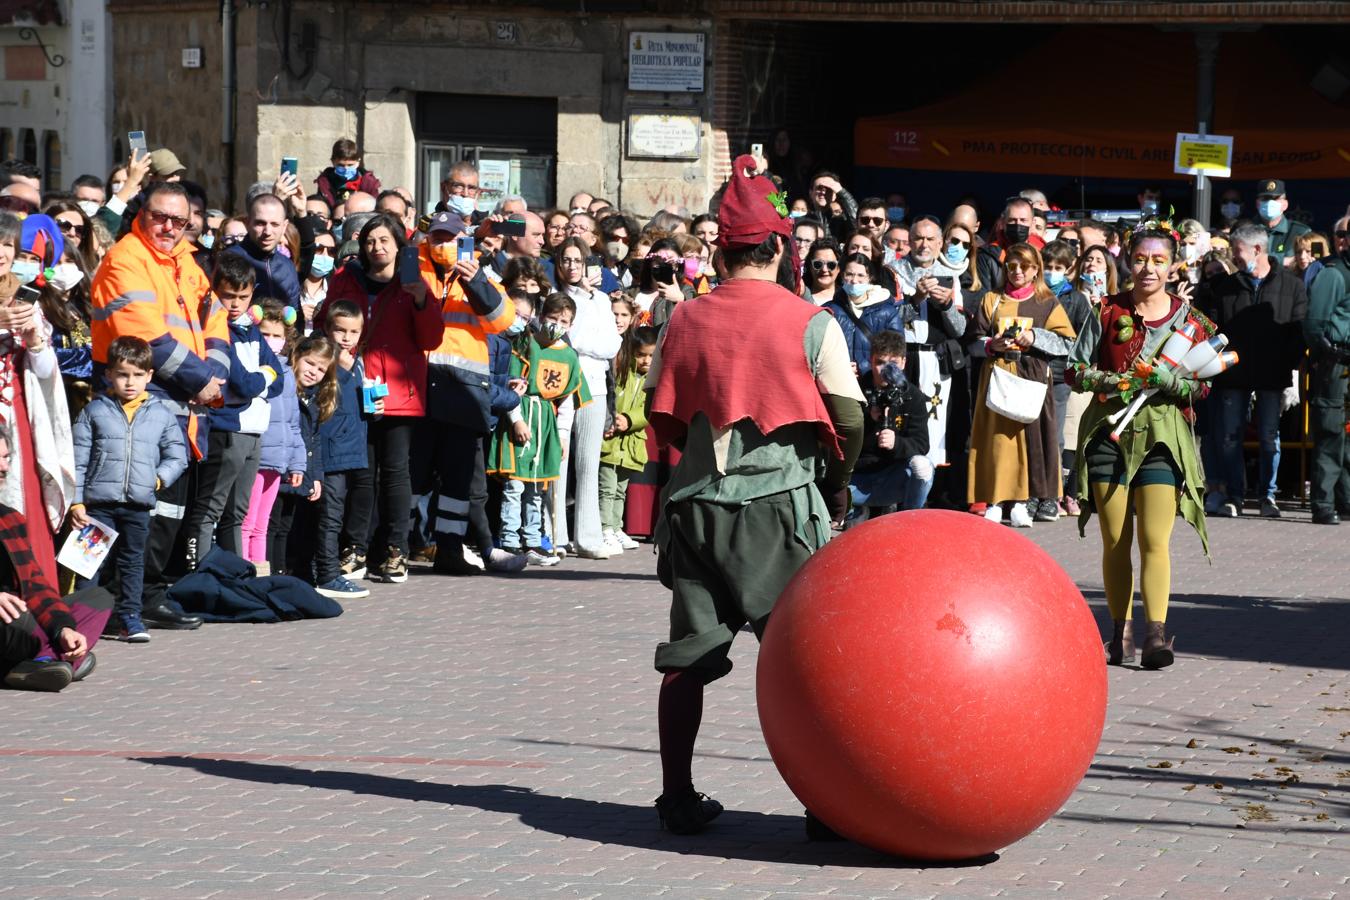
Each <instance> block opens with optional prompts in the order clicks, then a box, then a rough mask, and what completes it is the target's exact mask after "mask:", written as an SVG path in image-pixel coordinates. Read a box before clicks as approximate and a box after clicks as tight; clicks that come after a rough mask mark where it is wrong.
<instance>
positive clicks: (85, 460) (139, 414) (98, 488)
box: [70, 336, 188, 644]
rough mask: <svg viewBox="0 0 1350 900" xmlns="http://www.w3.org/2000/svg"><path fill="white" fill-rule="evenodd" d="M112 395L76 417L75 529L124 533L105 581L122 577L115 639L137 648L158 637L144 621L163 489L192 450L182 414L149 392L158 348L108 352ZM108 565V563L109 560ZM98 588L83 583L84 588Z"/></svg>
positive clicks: (130, 340) (112, 625)
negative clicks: (158, 494) (149, 550)
mask: <svg viewBox="0 0 1350 900" xmlns="http://www.w3.org/2000/svg"><path fill="white" fill-rule="evenodd" d="M106 372H107V379H108V381H109V383H110V384H111V388H110V389H109V391H108V393H106V394H102V395H99V396H97V397H95V398H94V399H93V400H92V401H90V403H89V405H88V406H86V407H85V408H84V410H83V411H82V412H81V413H80V417H79V418H78V419H76V420H75V428H74V431H73V437H74V444H75V502H74V503H73V504H72V505H71V507H70V522H71V525H72V527H74V528H75V529H83V528H86V527H88V526H89V524H90V520H91V519H96V520H98V521H99V522H101V523H103V524H105V525H108V526H109V527H111V528H112V529H113V530H114V531H116V532H117V543H116V544H115V545H114V546H113V550H112V553H113V556H114V559H113V563H114V564H113V565H104V566H103V570H102V572H101V573H100V574H101V576H102V578H103V580H110V579H111V578H112V576H114V575H120V576H121V587H120V591H119V593H118V597H117V604H116V606H114V607H113V615H112V617H111V618H110V619H109V620H108V625H107V628H108V632H107V633H108V636H109V637H114V638H117V639H118V640H123V641H127V642H129V643H134V644H144V643H146V642H148V641H149V640H150V632H148V631H146V630H145V625H144V624H143V623H142V622H141V589H142V587H143V586H144V583H145V544H146V541H147V539H148V538H149V535H150V510H151V508H152V507H154V505H155V491H157V490H160V489H161V488H165V487H168V486H169V485H171V484H173V483H174V482H175V481H177V480H178V478H179V477H180V476H181V475H182V474H183V473H184V472H185V471H187V464H188V461H187V446H186V444H184V442H183V432H182V429H181V428H179V426H178V417H177V416H176V415H175V414H174V411H173V410H172V409H170V408H169V407H168V406H167V405H166V404H165V403H164V402H162V401H160V400H157V399H156V398H154V397H152V396H151V395H150V394H148V393H146V390H145V386H146V384H148V383H149V381H150V378H151V376H152V375H153V374H154V367H153V362H152V357H151V352H150V345H149V344H148V343H146V342H145V341H143V340H141V339H140V338H137V337H130V336H124V337H119V338H118V339H117V340H115V341H113V342H112V345H111V346H109V347H108V364H107V370H106ZM105 562H106V561H105ZM91 584H93V580H92V579H81V583H80V584H79V585H78V586H79V587H82V588H83V587H88V586H90V585H91Z"/></svg>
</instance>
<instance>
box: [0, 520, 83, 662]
mask: <svg viewBox="0 0 1350 900" xmlns="http://www.w3.org/2000/svg"><path fill="white" fill-rule="evenodd" d="M0 550H3V551H4V552H3V553H0V590H4V591H8V592H9V593H11V594H17V595H18V596H19V597H21V598H22V599H23V602H24V603H25V604H27V606H28V611H29V612H31V613H32V614H33V618H35V619H37V623H38V627H40V628H41V629H42V630H43V632H44V633H46V635H47V636H48V637H49V638H50V639H51V641H52V642H53V644H54V643H55V642H56V639H57V636H58V635H60V634H61V629H63V628H72V629H73V628H75V617H74V616H73V615H71V612H70V607H68V606H66V604H65V602H64V601H63V600H62V599H61V596H60V595H59V594H58V593H57V592H56V589H55V588H54V587H53V586H52V584H53V582H52V579H51V578H50V577H49V573H47V572H44V571H42V568H41V567H40V566H39V565H38V563H37V559H36V557H34V556H33V547H32V544H30V543H29V540H28V522H27V521H26V520H25V519H24V517H23V515H22V514H21V513H19V512H18V511H16V510H13V509H10V508H9V507H8V506H0Z"/></svg>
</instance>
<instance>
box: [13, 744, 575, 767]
mask: <svg viewBox="0 0 1350 900" xmlns="http://www.w3.org/2000/svg"><path fill="white" fill-rule="evenodd" d="M4 756H36V757H43V758H57V757H62V756H77V757H78V756H84V757H97V756H108V757H114V758H119V759H165V758H171V757H172V758H180V759H205V760H210V759H219V760H235V761H244V762H330V763H372V764H374V765H404V766H479V767H483V768H498V769H544V768H547V767H548V763H538V762H512V761H511V760H506V759H437V758H435V757H431V756H327V755H324V756H310V755H305V754H286V753H177V752H174V751H172V750H59V749H56V748H54V747H53V748H17V747H0V757H4Z"/></svg>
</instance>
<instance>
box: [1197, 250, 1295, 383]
mask: <svg viewBox="0 0 1350 900" xmlns="http://www.w3.org/2000/svg"><path fill="white" fill-rule="evenodd" d="M1195 299H1196V305H1197V306H1198V307H1199V308H1200V311H1201V312H1203V313H1204V314H1205V315H1207V316H1209V317H1210V318H1211V319H1213V320H1214V323H1215V324H1216V325H1218V326H1219V331H1220V332H1222V333H1223V334H1226V335H1227V336H1228V349H1229V350H1236V351H1237V354H1238V364H1237V365H1236V366H1234V367H1233V368H1231V369H1229V370H1228V371H1227V372H1224V373H1223V374H1221V375H1219V376H1218V377H1216V378H1215V379H1214V381H1213V382H1212V386H1213V387H1214V388H1216V389H1230V390H1283V389H1284V388H1287V387H1289V386H1290V385H1291V384H1292V383H1293V381H1292V379H1291V376H1290V373H1291V372H1292V371H1293V370H1294V369H1296V368H1298V365H1299V361H1300V356H1301V354H1302V352H1303V320H1304V318H1305V317H1306V316H1307V314H1308V292H1307V291H1306V290H1305V289H1304V287H1303V279H1302V278H1300V277H1299V276H1298V275H1297V274H1296V273H1294V272H1292V271H1290V270H1289V269H1286V268H1285V267H1284V265H1283V264H1281V262H1280V260H1279V258H1277V257H1273V256H1272V257H1270V274H1268V275H1267V276H1266V277H1265V278H1264V279H1263V280H1262V281H1261V283H1260V284H1259V285H1257V284H1255V282H1254V281H1253V279H1252V276H1250V275H1248V274H1247V273H1246V272H1237V273H1234V274H1232V275H1223V276H1220V277H1219V278H1216V279H1214V280H1213V281H1211V282H1210V283H1209V284H1207V285H1202V286H1201V287H1200V288H1199V289H1198V290H1197V291H1196V296H1195Z"/></svg>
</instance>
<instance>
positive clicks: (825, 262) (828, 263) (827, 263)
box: [811, 259, 839, 272]
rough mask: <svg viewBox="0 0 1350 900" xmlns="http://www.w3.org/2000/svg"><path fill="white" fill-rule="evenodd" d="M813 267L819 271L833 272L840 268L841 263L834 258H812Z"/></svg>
mask: <svg viewBox="0 0 1350 900" xmlns="http://www.w3.org/2000/svg"><path fill="white" fill-rule="evenodd" d="M811 268H812V269H814V270H815V271H817V272H833V271H834V270H835V269H837V268H839V263H837V262H835V261H834V260H832V259H813V260H811Z"/></svg>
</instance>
